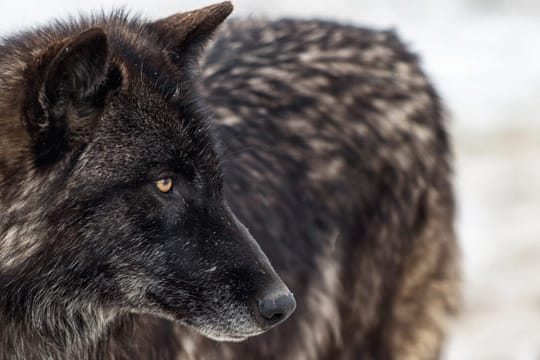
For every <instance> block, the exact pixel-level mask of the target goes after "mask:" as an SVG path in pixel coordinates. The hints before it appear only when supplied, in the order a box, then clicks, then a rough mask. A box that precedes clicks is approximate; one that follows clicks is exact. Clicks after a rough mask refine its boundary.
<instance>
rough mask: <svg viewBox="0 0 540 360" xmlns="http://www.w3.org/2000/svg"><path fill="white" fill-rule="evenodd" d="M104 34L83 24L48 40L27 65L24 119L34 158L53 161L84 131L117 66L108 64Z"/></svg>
mask: <svg viewBox="0 0 540 360" xmlns="http://www.w3.org/2000/svg"><path fill="white" fill-rule="evenodd" d="M109 62H110V61H109V45H108V39H107V35H106V34H105V32H104V31H103V29H100V28H93V29H89V30H86V31H84V32H82V33H80V34H77V35H75V36H73V37H70V38H66V39H64V40H61V41H59V42H57V43H54V44H52V45H50V46H49V48H47V49H46V50H45V51H44V52H43V53H42V54H41V55H40V56H39V57H38V58H36V59H35V61H34V62H33V63H32V64H29V66H28V67H27V69H26V74H25V76H26V81H27V85H26V94H25V104H24V112H23V119H22V120H23V123H24V125H25V126H26V129H27V131H28V133H29V135H30V137H31V139H32V142H33V147H34V153H35V157H36V161H37V162H38V163H43V162H52V161H54V160H57V159H58V157H59V156H61V155H62V154H63V152H65V151H66V150H67V149H69V148H70V146H71V145H73V144H74V143H77V142H80V141H82V140H84V139H85V138H86V137H88V135H89V133H90V132H91V131H92V130H93V126H94V125H95V123H96V118H97V115H96V114H98V113H99V111H100V110H101V109H102V108H103V106H104V101H105V99H106V97H107V94H108V93H109V92H110V90H111V89H114V88H118V87H119V86H120V85H121V81H122V80H121V74H120V71H119V70H118V69H117V68H116V69H115V67H114V66H111V65H110V64H109Z"/></svg>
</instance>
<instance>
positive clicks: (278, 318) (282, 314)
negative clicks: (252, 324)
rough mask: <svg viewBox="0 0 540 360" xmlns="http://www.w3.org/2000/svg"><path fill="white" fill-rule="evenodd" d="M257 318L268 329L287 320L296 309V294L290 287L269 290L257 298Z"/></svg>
mask: <svg viewBox="0 0 540 360" xmlns="http://www.w3.org/2000/svg"><path fill="white" fill-rule="evenodd" d="M255 307H256V309H255V310H256V311H255V312H256V314H257V316H256V317H257V320H258V321H259V322H260V324H261V326H262V327H263V328H264V329H265V330H267V329H270V328H271V327H274V326H276V325H278V324H280V323H282V322H283V321H285V320H286V319H287V318H288V317H289V316H290V315H291V314H292V313H293V312H294V310H295V309H296V300H295V299H294V295H293V294H292V293H291V292H290V291H289V290H288V289H280V290H277V291H276V290H269V291H265V292H263V293H261V294H260V295H259V296H258V297H257V300H256V306H255Z"/></svg>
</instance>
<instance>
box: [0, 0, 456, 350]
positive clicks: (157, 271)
mask: <svg viewBox="0 0 540 360" xmlns="http://www.w3.org/2000/svg"><path fill="white" fill-rule="evenodd" d="M231 10H232V6H231V4H230V3H228V2H225V3H221V4H217V5H213V6H209V7H206V8H203V9H200V10H196V11H192V12H188V13H181V14H177V15H173V16H171V17H168V18H165V19H162V20H158V21H145V20H141V19H137V18H131V17H129V16H126V15H125V14H124V13H122V12H116V13H113V14H112V15H98V16H93V17H85V18H81V19H78V20H72V21H67V22H56V23H54V24H53V25H50V26H47V27H42V28H38V29H34V30H31V31H28V32H23V33H19V34H16V35H13V36H10V37H8V38H6V39H4V41H3V42H2V44H1V45H0V196H1V197H0V211H1V217H0V325H1V326H0V358H1V359H30V360H31V359H295V360H297V359H433V358H437V356H438V354H439V351H440V348H441V344H442V340H443V338H444V332H445V325H446V323H447V319H448V317H449V315H451V314H452V312H453V311H454V310H455V308H456V298H457V287H458V285H457V284H458V271H457V269H458V266H457V263H458V261H457V250H456V241H455V237H454V232H453V219H454V210H453V209H454V205H453V195H452V187H451V180H450V174H451V164H450V163H451V157H450V151H449V139H448V135H447V133H446V130H445V124H444V121H443V115H442V110H441V104H440V101H439V99H438V96H437V94H436V92H435V90H434V89H433V87H432V86H431V85H430V83H429V81H428V80H427V79H426V76H425V75H424V74H423V72H422V71H421V69H420V68H419V65H418V59H417V57H416V56H415V55H413V54H411V53H410V52H409V51H408V50H407V49H406V48H405V47H404V46H403V45H402V43H401V42H400V41H399V40H398V38H397V37H396V35H395V34H394V33H392V32H386V31H372V30H368V29H361V28H355V27H350V26H343V25H337V24H334V23H329V22H321V21H295V20H281V21H274V22H268V21H258V20H248V21H242V20H235V21H232V22H229V23H227V24H225V25H223V26H222V27H221V28H220V30H219V31H217V32H216V31H215V30H216V29H217V27H218V26H219V25H220V24H221V23H222V22H223V20H224V19H225V18H226V17H227V16H228V15H229V13H230V12H231ZM214 32H216V37H215V38H214V39H213V42H212V43H211V46H209V48H208V51H203V48H204V47H205V45H207V42H208V41H209V39H210V38H211V35H212V34H213V33H214ZM254 239H256V240H257V242H256V241H255V240H254ZM259 245H260V247H259ZM261 248H262V250H261ZM263 251H264V253H265V254H266V255H264V253H263ZM266 256H268V258H267V257H266ZM268 259H270V260H268ZM270 264H272V265H270ZM274 269H276V271H274ZM278 274H279V276H278ZM281 279H283V281H282V280H281ZM285 284H287V285H288V287H289V288H290V289H291V291H292V292H294V296H293V295H292V293H291V291H289V288H287V287H286V285H285ZM295 298H296V302H297V304H296V302H295ZM295 307H297V310H296V311H295V312H294V314H292V313H293V311H294V310H295ZM291 314H292V316H291V317H290V319H289V320H287V321H285V322H284V323H283V325H280V326H278V327H276V328H274V329H272V330H269V329H270V328H272V327H273V326H275V325H276V324H279V323H281V322H283V321H284V320H285V319H286V318H287V317H289V316H290V315H291ZM267 330H269V331H267ZM265 331H267V332H265ZM263 332H265V333H264V334H262V335H260V336H257V337H253V338H252V336H254V335H259V334H261V333H263ZM248 337H250V339H248V340H246V341H244V342H234V341H240V340H244V339H246V338H248ZM209 338H212V339H214V340H210V339H209ZM215 340H229V341H230V342H215Z"/></svg>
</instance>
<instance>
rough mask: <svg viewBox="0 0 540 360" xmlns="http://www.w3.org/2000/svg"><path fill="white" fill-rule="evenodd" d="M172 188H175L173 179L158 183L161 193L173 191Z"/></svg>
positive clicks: (161, 180) (165, 179)
mask: <svg viewBox="0 0 540 360" xmlns="http://www.w3.org/2000/svg"><path fill="white" fill-rule="evenodd" d="M172 186H173V181H172V179H171V178H164V179H160V180H158V181H157V182H156V187H157V188H158V190H159V191H161V192H162V193H164V194H166V193H168V192H169V191H171V189H172Z"/></svg>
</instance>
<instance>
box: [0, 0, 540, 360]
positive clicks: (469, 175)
mask: <svg viewBox="0 0 540 360" xmlns="http://www.w3.org/2000/svg"><path fill="white" fill-rule="evenodd" d="M216 2H217V0H216ZM210 3H212V0H208V1H202V0H183V1H181V0H178V1H177V0H152V1H148V0H123V1H104V0H84V1H83V0H19V1H13V0H11V1H9V2H8V1H7V0H2V2H1V4H0V33H1V34H3V35H7V34H8V33H9V32H11V31H15V30H17V29H22V28H25V27H27V26H32V25H36V24H40V23H44V22H46V21H47V20H49V19H51V18H55V17H62V16H65V15H67V14H77V13H78V12H81V11H83V12H87V11H90V10H96V9H101V8H104V9H110V8H113V7H119V6H125V7H126V8H128V9H132V10H133V12H134V13H141V14H144V15H145V16H147V17H151V18H152V17H159V16H166V15H170V14H172V13H174V12H177V11H181V10H190V9H193V8H196V7H200V6H203V5H208V4H210ZM234 4H235V16H256V17H259V16H266V17H271V18H275V17H280V16H294V17H303V18H310V17H318V18H325V19H335V20H339V21H345V22H349V23H353V24H358V25H364V26H374V27H377V28H388V27H393V28H396V29H397V30H398V32H399V33H400V34H401V36H402V38H403V39H405V41H406V42H407V43H409V44H410V46H411V47H412V49H414V50H415V51H416V52H418V53H419V54H420V55H421V56H422V59H423V61H424V66H425V68H426V69H427V71H428V73H429V74H430V75H431V76H432V78H433V79H434V81H435V83H436V85H437V88H438V89H439V91H440V92H441V94H442V96H443V98H444V99H445V101H446V104H447V106H448V108H449V110H450V114H451V121H452V125H451V126H452V131H453V135H454V142H455V149H456V150H455V152H456V157H457V164H456V188H457V194H458V201H459V219H458V224H457V225H458V230H459V234H460V241H461V245H462V249H463V258H464V277H465V284H464V285H465V286H464V300H465V306H464V311H463V313H462V315H461V316H460V317H459V318H458V319H457V321H456V323H455V324H454V326H453V329H452V333H451V337H450V339H449V342H448V344H447V346H446V350H445V359H449V360H463V359H472V360H475V359H486V360H488V359H489V360H496V359H518V360H529V359H530V360H533V359H534V360H537V359H540V241H539V240H540V121H539V120H538V119H537V118H538V117H539V116H540V0H437V1H434V0H408V1H406V0H377V1H374V0H370V1H368V0H326V1H322V0H321V1H309V0H295V1H291V0H272V1H267V0H236V1H234Z"/></svg>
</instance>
